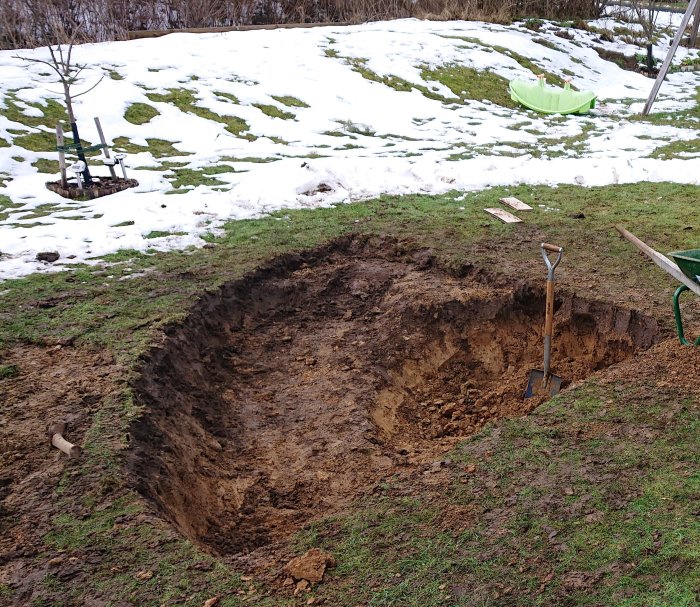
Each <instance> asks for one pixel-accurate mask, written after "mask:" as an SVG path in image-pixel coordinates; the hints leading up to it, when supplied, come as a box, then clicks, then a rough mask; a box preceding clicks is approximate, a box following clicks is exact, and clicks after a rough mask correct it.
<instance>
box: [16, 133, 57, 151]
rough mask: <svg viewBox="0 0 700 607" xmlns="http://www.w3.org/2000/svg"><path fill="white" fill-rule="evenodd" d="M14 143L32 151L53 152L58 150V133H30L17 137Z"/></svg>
mask: <svg viewBox="0 0 700 607" xmlns="http://www.w3.org/2000/svg"><path fill="white" fill-rule="evenodd" d="M12 143H14V144H15V145H18V146H19V147H21V148H24V149H25V150H29V151H31V152H53V151H55V150H56V134H55V133H50V132H47V131H40V132H39V133H28V134H26V135H19V136H17V137H15V138H14V140H13V142H12Z"/></svg>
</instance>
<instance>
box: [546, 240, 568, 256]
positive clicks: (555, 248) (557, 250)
mask: <svg viewBox="0 0 700 607" xmlns="http://www.w3.org/2000/svg"><path fill="white" fill-rule="evenodd" d="M542 248H543V249H544V250H545V251H551V252H552V253H561V252H562V251H563V250H564V249H563V248H562V247H558V246H557V245H554V244H548V243H546V242H543V243H542Z"/></svg>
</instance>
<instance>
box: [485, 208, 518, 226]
mask: <svg viewBox="0 0 700 607" xmlns="http://www.w3.org/2000/svg"><path fill="white" fill-rule="evenodd" d="M484 211H486V212H487V213H488V214H489V215H493V216H494V217H495V218H496V219H500V220H501V221H502V222H503V223H522V221H523V220H522V219H520V218H519V217H516V216H515V215H513V214H512V213H509V212H508V211H504V210H503V209H484Z"/></svg>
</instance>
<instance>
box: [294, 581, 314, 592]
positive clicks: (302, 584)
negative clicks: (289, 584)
mask: <svg viewBox="0 0 700 607" xmlns="http://www.w3.org/2000/svg"><path fill="white" fill-rule="evenodd" d="M310 588H311V584H309V582H308V580H299V581H298V582H297V586H296V588H295V589H294V594H295V595H296V594H299V593H300V592H304V591H305V590H309V589H310Z"/></svg>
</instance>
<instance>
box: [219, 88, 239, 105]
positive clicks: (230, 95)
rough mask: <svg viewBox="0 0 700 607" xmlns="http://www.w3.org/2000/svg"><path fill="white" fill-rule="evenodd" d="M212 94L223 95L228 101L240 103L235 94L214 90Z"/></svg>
mask: <svg viewBox="0 0 700 607" xmlns="http://www.w3.org/2000/svg"><path fill="white" fill-rule="evenodd" d="M214 94H215V95H216V96H217V97H223V98H224V99H226V100H228V101H230V102H231V103H235V104H236V105H238V104H240V101H239V100H238V97H236V96H235V95H232V94H231V93H224V92H222V91H214Z"/></svg>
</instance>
